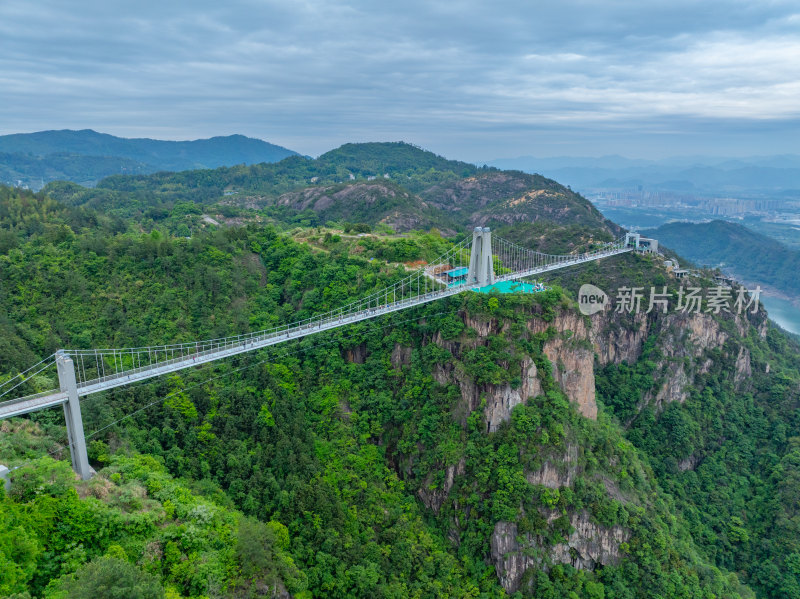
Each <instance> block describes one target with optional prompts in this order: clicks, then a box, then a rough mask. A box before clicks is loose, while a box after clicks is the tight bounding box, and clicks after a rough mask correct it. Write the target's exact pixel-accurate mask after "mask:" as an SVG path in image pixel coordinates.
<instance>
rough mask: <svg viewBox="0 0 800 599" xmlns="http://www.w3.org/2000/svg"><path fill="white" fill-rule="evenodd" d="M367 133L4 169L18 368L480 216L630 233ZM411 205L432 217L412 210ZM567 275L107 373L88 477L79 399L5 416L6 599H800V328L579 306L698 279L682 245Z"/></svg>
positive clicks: (246, 321)
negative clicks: (75, 415)
mask: <svg viewBox="0 0 800 599" xmlns="http://www.w3.org/2000/svg"><path fill="white" fill-rule="evenodd" d="M340 150H341V153H340V154H337V153H336V152H337V151H334V152H332V153H329V154H331V155H330V156H329V155H324V156H327V158H325V159H324V160H323V158H322V157H321V158H320V159H318V160H317V161H314V160H308V159H304V158H300V157H293V158H288V159H286V160H284V161H282V162H280V163H277V164H275V165H256V166H253V167H236V168H232V169H218V170H211V171H194V172H188V173H177V174H174V175H163V174H161V175H153V176H146V177H124V178H123V177H115V178H113V179H112V180H109V181H106V182H104V184H103V186H101V187H99V188H98V189H96V190H85V189H82V188H78V187H77V186H68V185H59V186H52V187H51V188H49V189H50V191H52V197H50V196H48V195H47V194H45V193H39V194H32V193H30V192H22V191H19V190H12V189H9V188H0V306H1V309H0V373H2V375H0V377H2V378H0V380H3V379H4V378H6V377H8V376H10V375H12V374H15V373H17V372H19V371H21V370H22V369H24V368H26V367H28V366H29V365H30V364H32V363H34V362H35V361H37V360H38V359H40V358H42V357H44V356H47V355H48V354H50V353H51V352H52V351H54V350H55V349H57V348H60V347H119V346H138V345H142V344H152V343H166V342H178V341H189V340H193V339H198V338H213V337H220V336H224V335H230V334H236V333H242V332H247V331H253V330H259V329H262V328H266V327H269V326H272V325H275V324H279V323H285V322H289V321H292V320H295V319H299V318H305V317H306V316H310V315H312V314H314V313H317V312H321V311H324V310H327V309H330V308H334V307H336V306H340V305H342V304H344V303H346V302H347V301H349V300H351V299H354V298H357V297H360V296H363V295H365V294H368V293H370V292H371V291H373V290H376V289H379V288H381V287H383V286H384V285H386V284H387V283H390V282H392V281H394V280H397V279H398V278H399V277H401V276H403V273H405V271H406V266H405V265H404V264H403V263H408V264H409V265H410V264H415V263H416V264H418V263H419V262H420V261H423V262H424V261H429V260H432V259H433V258H434V257H436V256H437V255H439V254H440V253H442V252H443V251H445V250H446V249H447V248H449V247H451V246H452V244H453V242H454V240H455V239H458V238H460V237H461V236H462V235H463V234H464V233H467V232H468V229H469V227H470V226H473V225H474V224H476V223H477V224H483V223H491V224H492V226H493V227H498V228H500V229H501V230H502V235H503V236H504V237H507V238H511V239H515V240H517V241H519V242H520V243H523V244H524V245H527V246H529V247H534V248H537V247H538V248H548V249H552V250H553V251H557V252H559V253H561V252H569V251H576V250H578V249H583V248H585V247H592V245H593V244H595V243H597V242H601V241H606V240H608V239H611V238H612V237H613V236H614V235H616V234H617V233H618V232H619V228H618V227H616V225H614V224H613V223H609V222H608V221H606V220H605V219H603V218H602V216H601V215H599V213H597V211H596V210H594V209H593V208H592V207H591V205H589V204H588V203H587V202H586V201H585V200H584V199H583V198H581V197H580V196H578V195H576V194H573V193H572V192H571V191H570V190H569V189H568V188H565V187H562V186H560V185H558V184H557V183H555V182H553V181H550V180H547V179H544V178H540V177H534V176H531V175H524V174H522V173H516V172H513V171H512V172H505V171H498V170H496V169H482V168H475V167H472V166H470V165H462V163H452V162H449V161H445V160H444V159H442V158H439V157H436V156H434V155H430V154H429V153H422V151H421V150H418V149H416V148H413V147H412V146H408V145H406V144H379V145H376V146H368V145H360V144H359V145H352V146H344V147H343V148H341V149H340ZM415 156H418V157H419V159H420V162H419V165H418V166H415V162H414V158H413V157H415ZM359 164H361V166H360V167H359V166H358V165H359ZM350 174H352V175H353V177H354V179H353V180H350V177H349V175H350ZM385 174H388V175H389V178H388V179H387V178H384V177H383V175H385ZM373 176H374V177H376V178H375V179H373V180H369V177H373ZM313 177H319V179H318V180H317V181H315V182H311V181H310V179H311V178H313ZM378 187H380V188H381V189H378ZM226 189H227V190H229V191H231V190H235V191H236V192H237V193H236V194H233V195H228V196H225V195H224V191H225V190H226ZM342 191H346V193H345V194H343V195H342V196H337V195H336V194H339V193H341V192H342ZM231 198H234V199H235V201H236V205H235V206H232V205H231V204H226V203H224V202H225V201H226V200H230V199H231ZM323 198H330V199H331V200H332V201H327V200H326V201H321V200H323ZM342 198H344V199H343V201H339V202H337V200H339V199H342ZM259 202H263V204H261V203H259ZM304 202H308V204H307V205H304ZM227 210H230V211H231V212H228V213H227V214H228V216H226V215H225V214H222V212H225V211H227ZM218 211H219V214H218ZM390 214H401V215H405V216H404V218H406V217H408V218H410V217H411V216H413V217H414V218H416V219H417V221H416V222H414V223H411V222H410V221H406V222H407V223H408V227H407V228H409V229H423V230H416V231H406V232H405V233H404V234H403V235H402V236H400V235H397V234H396V233H395V232H393V231H390V230H389V229H388V228H387V227H388V224H389V223H390V222H391V223H395V224H397V223H398V222H399V221H397V220H391V219H387V215H390ZM204 215H206V216H208V215H211V216H213V217H214V218H216V217H217V216H220V220H218V221H215V222H218V223H220V224H213V223H210V222H208V220H207V219H206V220H204V219H205V217H204ZM409 215H410V216H409ZM303 219H307V221H309V222H306V223H305V224H304V223H303V222H302V221H303ZM315 219H316V220H315ZM321 219H326V220H330V221H331V222H329V223H328V222H326V221H323V222H319V221H320V220H321ZM348 219H350V220H348ZM434 225H436V227H437V229H436V230H426V229H428V228H429V227H431V226H434ZM181 227H185V228H186V229H189V228H190V227H191V231H190V234H189V235H186V234H183V233H184V232H185V231H183V230H181V231H180V232H179V229H181ZM398 228H400V227H399V225H398ZM346 231H347V232H346ZM357 232H360V233H357ZM449 232H452V233H453V235H452V236H450V235H449ZM354 233H355V234H354ZM359 235H360V236H359ZM556 281H558V282H559V283H561V285H558V284H555V282H556ZM549 282H550V283H551V286H552V289H551V290H549V291H546V292H542V293H538V294H522V295H514V294H509V295H503V294H477V293H472V292H469V293H465V294H462V295H460V296H456V297H452V298H449V299H446V300H441V301H438V302H436V303H433V304H429V305H426V306H422V307H418V308H414V309H413V310H408V311H403V312H399V313H395V314H393V315H391V316H386V317H382V318H381V319H377V320H374V321H369V322H363V323H360V324H356V325H353V326H350V327H347V328H343V329H338V330H335V331H330V332H327V333H321V334H318V335H312V336H308V337H306V338H304V339H302V340H299V341H296V342H291V343H287V344H285V345H279V346H276V347H273V348H269V349H265V350H260V351H258V352H254V353H251V354H246V355H242V356H239V357H237V358H234V359H231V360H230V361H225V362H220V363H216V364H213V365H206V366H201V367H198V368H196V369H193V370H189V371H182V372H181V373H179V374H175V375H171V376H168V377H164V378H163V379H157V380H155V381H154V382H152V383H147V384H141V385H135V386H131V387H128V388H120V389H117V390H113V391H110V392H108V393H105V394H103V395H97V396H91V397H90V398H87V399H85V400H84V401H83V405H84V406H85V409H84V410H83V412H84V413H83V417H84V425H85V429H86V432H87V435H88V442H89V445H90V458H91V461H92V464H93V466H94V467H95V469H96V470H97V471H98V472H97V474H96V475H95V477H94V478H93V479H92V480H91V481H88V482H78V481H75V480H74V479H73V478H72V477H71V476H70V474H69V471H68V469H67V461H66V460H68V452H67V451H66V449H65V430H64V426H63V415H62V414H61V412H60V410H47V411H43V412H40V413H37V414H32V415H30V416H27V417H25V418H18V419H12V420H10V421H5V422H0V462H2V463H5V464H10V465H11V466H20V468H19V469H17V470H14V471H13V472H12V473H11V481H12V482H11V487H10V491H9V492H8V493H3V492H2V491H0V595H10V596H17V597H23V596H28V595H25V593H28V594H29V595H30V596H32V597H52V598H56V597H59V598H60V597H89V596H95V595H93V593H96V589H97V588H99V587H98V585H102V584H104V583H107V582H108V581H109V578H113V583H114V584H115V585H117V587H118V588H120V589H122V591H121V592H122V593H123V596H124V593H125V592H128V595H129V596H134V589H138V590H136V592H137V593H139V595H138V596H142V597H164V596H167V597H172V598H174V597H250V596H282V597H288V596H293V597H301V598H302V597H487V598H489V597H517V598H523V597H525V598H527V597H535V598H542V599H544V598H547V599H556V598H559V599H560V598H562V597H570V598H574V597H578V598H580V599H599V598H603V599H634V598H636V599H638V598H640V597H644V598H652V599H656V598H660V599H668V598H669V599H671V598H673V597H686V598H695V597H702V598H709V599H711V598H729V599H735V598H751V597H763V598H769V599H796V598H797V597H800V513H798V502H797V497H798V496H800V476H798V472H800V470H799V469H800V443H799V442H798V439H800V417H798V415H800V346H798V344H797V343H796V342H794V341H792V340H791V339H789V338H787V337H786V336H784V335H783V333H781V332H780V331H779V330H776V329H773V328H771V326H770V325H769V322H768V320H767V318H766V314H765V313H764V312H763V310H759V311H755V312H751V311H748V312H746V313H744V314H736V313H725V312H719V313H715V312H714V311H713V310H711V311H709V310H707V308H708V307H709V304H708V303H707V302H706V303H704V304H703V306H702V308H703V309H702V310H701V311H700V312H699V313H686V312H681V311H676V310H674V309H670V311H669V312H668V313H662V312H660V311H659V310H651V311H649V312H648V313H646V314H645V313H644V310H643V311H642V313H641V314H638V315H633V314H628V313H626V312H615V311H613V310H606V311H604V312H600V313H598V314H595V315H594V316H591V317H585V316H582V315H581V314H580V313H579V312H578V311H577V308H576V305H575V301H574V298H575V296H576V291H577V288H578V286H579V285H580V284H581V283H584V282H591V283H593V284H595V285H598V286H599V287H601V288H602V289H605V290H607V291H608V292H609V293H611V294H612V295H613V293H612V290H615V289H617V288H620V287H643V288H646V289H649V288H650V287H651V286H653V287H656V286H657V287H658V288H659V289H660V287H661V286H663V285H667V286H668V288H669V291H670V292H671V294H672V295H671V299H672V300H673V301H674V300H675V299H676V297H675V296H676V293H675V292H676V291H677V287H678V283H677V281H676V280H675V279H674V278H672V275H671V274H670V273H669V272H668V270H667V269H666V268H665V267H664V265H663V261H662V260H661V259H660V258H659V257H658V256H645V255H634V254H626V255H623V256H619V257H616V258H614V259H611V260H606V261H603V262H599V263H593V264H589V265H585V266H584V267H581V268H579V269H570V270H567V271H564V272H562V273H560V274H557V275H555V274H554V276H553V277H551V278H550V279H549ZM691 283H692V284H693V285H697V286H699V287H701V288H704V289H705V290H706V291H707V290H708V288H709V287H711V286H712V285H714V283H713V282H712V281H710V280H707V279H705V278H704V277H702V276H698V277H696V278H695V279H692V281H691ZM55 385H56V382H55V381H54V380H53V379H52V375H51V374H50V373H44V374H43V375H40V376H39V378H35V379H34V380H33V382H32V384H31V385H30V388H29V389H26V390H28V391H36V390H39V389H49V388H52V387H54V386H55ZM15 594H16V595H15Z"/></svg>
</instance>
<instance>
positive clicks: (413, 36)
mask: <svg viewBox="0 0 800 599" xmlns="http://www.w3.org/2000/svg"><path fill="white" fill-rule="evenodd" d="M0 89H2V93H1V94H0V134H2V133H16V132H26V131H37V130H43V129H64V128H70V129H78V128H92V129H96V130H98V131H103V132H107V133H112V134H115V135H121V136H126V137H157V138H163V139H194V138H199V137H208V136H211V135H226V134H230V133H242V134H245V135H249V136H252V137H259V138H261V139H266V140H268V141H271V142H274V143H278V144H281V145H284V146H287V147H289V148H291V149H294V150H296V151H299V152H302V153H305V154H310V155H318V154H320V153H322V152H324V151H326V150H328V149H331V148H333V147H336V146H338V145H340V144H342V143H345V142H348V141H381V140H401V139H402V140H406V141H410V142H413V143H416V144H418V145H421V146H423V147H425V148H428V149H431V150H433V151H436V152H438V153H440V154H444V155H446V156H448V157H452V158H460V159H464V160H470V161H474V162H482V161H486V160H491V159H495V158H501V157H513V156H520V155H535V156H558V155H584V156H587V155H588V156H598V155H604V154H612V153H618V154H622V155H625V156H630V157H661V156H668V155H680V154H717V155H752V154H775V153H786V152H794V153H800V142H799V141H798V140H800V0H794V1H787V2H784V1H780V0H758V1H753V0H744V1H732V0H726V1H721V0H702V1H701V0H669V1H667V2H661V1H660V0H649V1H642V0H633V1H628V0H625V1H622V0H602V1H601V0H595V1H581V0H557V1H553V2H550V1H538V2H534V1H531V0H495V1H494V2H477V1H459V0H424V1H420V0H404V1H403V2H395V1H390V2H385V3H380V2H374V1H373V2H367V1H359V0H356V1H345V0H330V1H320V0H282V1H280V2H275V1H271V0H222V1H221V0H213V2H207V1H205V0H192V1H191V2H188V1H186V2H173V1H169V0H167V1H165V0H159V1H157V2H156V1H151V0H137V1H136V2H130V1H126V2H123V1H121V0H71V1H70V2H64V1H63V0H2V2H0Z"/></svg>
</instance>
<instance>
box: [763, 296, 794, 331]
mask: <svg viewBox="0 0 800 599" xmlns="http://www.w3.org/2000/svg"><path fill="white" fill-rule="evenodd" d="M761 303H762V304H764V307H765V308H766V309H767V312H768V313H769V317H770V319H771V320H772V321H774V322H776V323H777V324H778V325H779V326H781V327H782V328H784V329H786V330H787V331H789V332H790V333H795V334H796V335H800V308H798V307H797V306H795V305H794V304H793V303H792V302H790V301H788V300H785V299H781V298H779V297H775V296H770V295H762V296H761Z"/></svg>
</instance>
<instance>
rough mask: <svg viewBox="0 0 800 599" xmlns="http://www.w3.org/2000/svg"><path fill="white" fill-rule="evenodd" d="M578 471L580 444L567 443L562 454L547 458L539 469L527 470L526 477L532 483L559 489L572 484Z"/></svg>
mask: <svg viewBox="0 0 800 599" xmlns="http://www.w3.org/2000/svg"><path fill="white" fill-rule="evenodd" d="M578 473H579V472H578V446H577V445H575V444H573V443H567V446H566V448H565V450H564V453H563V454H562V455H560V456H553V457H549V458H547V459H545V461H544V463H543V464H542V467H541V468H540V469H539V470H536V471H535V472H526V473H525V479H526V480H527V481H528V482H529V483H530V484H532V485H542V486H545V487H548V488H550V489H558V488H560V487H569V486H571V485H572V482H573V481H574V480H575V477H576V476H577V475H578Z"/></svg>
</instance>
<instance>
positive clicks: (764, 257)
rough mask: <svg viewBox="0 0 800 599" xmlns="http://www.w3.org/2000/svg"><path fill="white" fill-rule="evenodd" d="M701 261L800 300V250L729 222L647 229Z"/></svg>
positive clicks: (670, 224)
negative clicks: (799, 274)
mask: <svg viewBox="0 0 800 599" xmlns="http://www.w3.org/2000/svg"><path fill="white" fill-rule="evenodd" d="M647 234H648V235H652V236H654V237H656V238H657V239H659V240H661V241H663V242H664V243H665V244H666V245H668V246H669V247H671V248H673V249H675V250H676V251H677V252H679V253H681V254H683V255H684V256H686V257H687V258H689V259H690V260H693V261H695V262H696V263H698V264H703V265H708V266H713V267H720V268H722V269H723V270H726V271H728V272H733V273H736V274H737V275H738V276H740V277H743V278H744V279H745V280H747V281H758V282H761V283H765V284H767V285H769V286H771V287H774V288H776V289H778V290H779V291H782V292H783V293H786V294H787V295H789V296H791V297H794V298H797V299H798V300H800V278H798V276H797V273H798V272H800V251H797V250H793V249H790V248H788V247H786V246H785V245H783V244H782V243H780V242H778V241H775V240H774V239H771V238H769V237H767V236H766V235H761V234H760V233H756V232H755V231H753V230H752V229H749V228H747V227H745V226H744V225H739V224H736V223H731V222H727V221H721V220H715V221H711V222H710V223H696V224H695V223H669V224H666V225H662V226H661V227H659V228H658V229H653V230H651V231H649V232H647Z"/></svg>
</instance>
